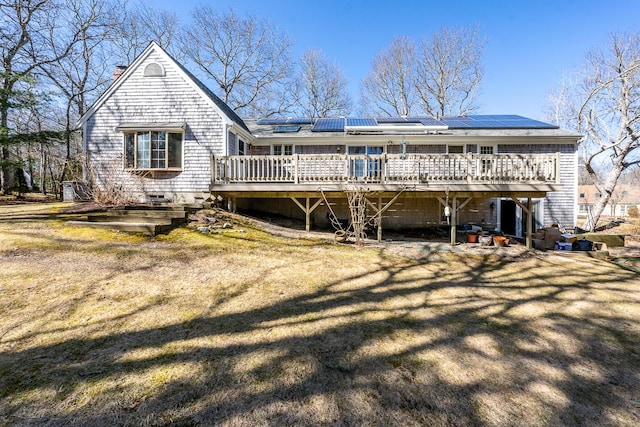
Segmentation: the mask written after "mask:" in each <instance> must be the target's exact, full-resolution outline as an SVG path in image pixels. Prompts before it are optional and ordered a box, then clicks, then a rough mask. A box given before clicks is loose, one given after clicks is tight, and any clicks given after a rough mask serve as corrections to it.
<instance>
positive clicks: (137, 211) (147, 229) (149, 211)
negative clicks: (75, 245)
mask: <svg viewBox="0 0 640 427" xmlns="http://www.w3.org/2000/svg"><path fill="white" fill-rule="evenodd" d="M193 211H195V208H192V207H188V206H127V207H125V208H124V209H114V210H110V211H106V212H96V213H89V214H87V215H86V219H80V220H75V221H67V222H66V223H65V225H67V226H71V227H90V228H101V229H107V230H113V231H122V232H126V233H141V234H146V235H148V236H155V235H157V234H163V233H167V232H169V231H171V230H172V229H174V228H175V227H178V226H180V225H182V224H185V223H186V222H187V221H188V219H189V214H190V213H191V212H193Z"/></svg>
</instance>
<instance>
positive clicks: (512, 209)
mask: <svg viewBox="0 0 640 427" xmlns="http://www.w3.org/2000/svg"><path fill="white" fill-rule="evenodd" d="M500 224H501V229H502V232H503V233H504V234H510V235H512V236H515V234H516V202H514V201H513V200H502V201H501V204H500Z"/></svg>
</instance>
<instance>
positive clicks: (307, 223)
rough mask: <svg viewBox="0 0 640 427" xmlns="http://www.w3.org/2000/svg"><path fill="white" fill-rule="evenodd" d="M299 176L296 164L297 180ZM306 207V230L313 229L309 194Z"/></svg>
mask: <svg viewBox="0 0 640 427" xmlns="http://www.w3.org/2000/svg"><path fill="white" fill-rule="evenodd" d="M297 164H298V162H296V165H297ZM297 176H298V171H297V166H296V181H297V180H298V178H297ZM305 206H306V209H305V211H304V214H305V216H304V229H305V231H306V232H309V231H311V211H310V210H309V196H307V200H306V205H305Z"/></svg>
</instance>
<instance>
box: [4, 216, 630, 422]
mask: <svg viewBox="0 0 640 427" xmlns="http://www.w3.org/2000/svg"><path fill="white" fill-rule="evenodd" d="M61 206H62V205H55V204H52V205H37V206H31V207H30V208H29V211H28V212H22V211H20V208H19V207H16V206H0V272H1V276H0V424H7V425H47V426H58V425H91V426H113V425H165V424H176V425H214V424H215V425H225V426H226V425H228V426H255V425H278V426H280V425H402V426H411V425H429V426H445V425H447V426H448V425H460V426H462V425H464V426H467V425H489V426H511V425H527V426H537V425H539V426H543V425H544V426H549V425H592V426H596V425H598V426H599V425H612V426H613V425H616V426H625V425H628V426H636V425H638V424H639V423H640V369H639V367H640V276H639V275H637V274H636V273H633V272H631V271H628V270H625V269H622V268H620V267H618V266H616V265H615V264H612V263H609V262H607V261H603V260H598V259H594V258H590V257H588V256H560V255H557V254H552V253H540V252H527V251H522V252H519V253H516V254H514V253H513V252H507V251H504V252H501V251H500V250H498V251H496V252H490V253H487V254H484V255H482V254H477V253H470V252H464V251H463V252H429V251H424V253H423V254H421V255H419V256H411V257H403V256H400V255H399V253H398V252H397V251H394V250H392V248H391V245H381V246H375V247H373V245H370V246H369V247H365V248H363V249H358V248H356V247H354V246H349V245H339V244H335V243H333V242H331V241H327V240H310V239H309V240H305V239H293V238H285V237H275V236H272V235H270V234H267V233H265V232H263V231H261V230H258V229H255V228H254V227H253V226H251V225H250V224H241V226H240V227H235V228H233V229H229V230H221V231H220V232H218V233H216V234H213V235H203V234H201V233H198V232H196V231H192V230H190V229H188V228H181V229H177V230H174V231H173V232H171V233H170V234H169V235H167V236H160V237H157V238H147V237H141V236H129V235H125V234H119V233H112V232H106V231H92V230H88V229H73V228H67V227H65V226H64V221H63V219H64V218H63V216H56V215H51V214H52V213H55V212H56V211H57V210H58V209H59V208H60V207H61ZM240 228H241V229H242V230H239V229H240Z"/></svg>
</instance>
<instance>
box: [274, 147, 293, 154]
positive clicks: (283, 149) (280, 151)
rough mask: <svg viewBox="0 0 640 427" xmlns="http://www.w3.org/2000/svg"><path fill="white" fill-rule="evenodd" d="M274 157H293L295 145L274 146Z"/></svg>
mask: <svg viewBox="0 0 640 427" xmlns="http://www.w3.org/2000/svg"><path fill="white" fill-rule="evenodd" d="M273 155H274V156H292V155H293V145H274V146H273Z"/></svg>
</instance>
